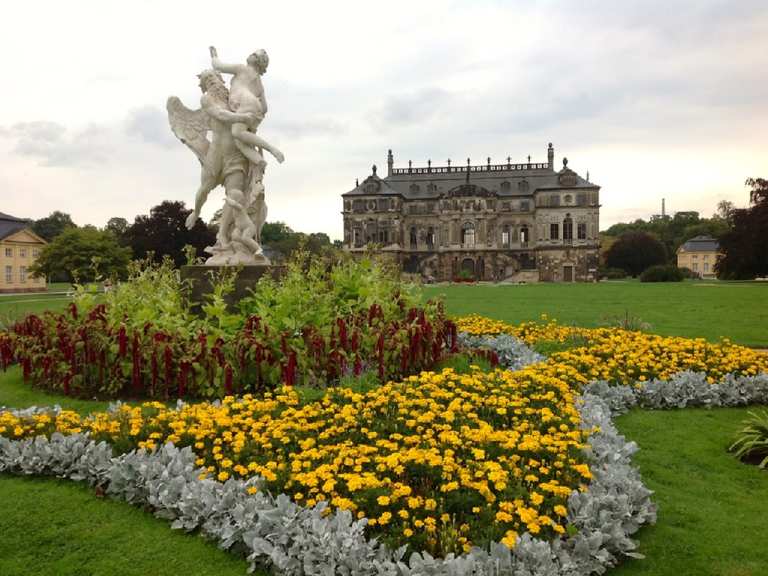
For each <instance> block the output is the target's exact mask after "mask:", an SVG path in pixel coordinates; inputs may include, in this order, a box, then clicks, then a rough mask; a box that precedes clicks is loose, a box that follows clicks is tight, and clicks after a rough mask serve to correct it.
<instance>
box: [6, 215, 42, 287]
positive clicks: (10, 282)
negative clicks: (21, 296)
mask: <svg viewBox="0 0 768 576" xmlns="http://www.w3.org/2000/svg"><path fill="white" fill-rule="evenodd" d="M45 244H46V242H45V240H43V239H42V238H40V236H38V235H37V234H35V233H34V232H32V229H31V228H30V222H29V221H28V220H22V219H21V218H16V217H15V216H9V215H8V214H3V213H2V212H0V293H2V292H44V291H45V290H46V285H45V278H37V277H34V276H32V275H31V274H30V273H29V268H30V266H32V264H33V263H34V262H35V260H36V259H37V257H38V256H39V255H40V251H41V250H42V249H43V246H45Z"/></svg>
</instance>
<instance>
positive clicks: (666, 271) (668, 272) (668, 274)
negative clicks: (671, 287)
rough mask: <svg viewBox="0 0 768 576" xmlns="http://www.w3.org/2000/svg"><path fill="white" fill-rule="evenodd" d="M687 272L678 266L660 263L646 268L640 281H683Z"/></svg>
mask: <svg viewBox="0 0 768 576" xmlns="http://www.w3.org/2000/svg"><path fill="white" fill-rule="evenodd" d="M684 279H685V274H684V273H683V271H682V270H680V268H678V267H677V266H669V265H666V264H660V265H658V266H651V267H650V268H646V269H645V270H644V271H643V273H642V274H640V282H682V281H683V280H684Z"/></svg>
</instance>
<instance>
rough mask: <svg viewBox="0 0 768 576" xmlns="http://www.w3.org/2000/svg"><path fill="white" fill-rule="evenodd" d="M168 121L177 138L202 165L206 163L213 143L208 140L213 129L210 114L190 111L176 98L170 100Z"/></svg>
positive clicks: (167, 106) (172, 97)
mask: <svg viewBox="0 0 768 576" xmlns="http://www.w3.org/2000/svg"><path fill="white" fill-rule="evenodd" d="M166 108H167V109H168V121H169V122H170V124H171V130H172V131H173V133H174V134H175V135H176V137H177V138H178V139H179V140H181V141H182V142H184V144H186V145H187V146H188V147H189V148H190V149H191V150H192V151H193V152H194V153H195V155H196V156H197V159H198V160H200V163H201V164H203V163H204V162H205V155H206V154H207V153H208V147H209V146H210V145H211V143H210V142H209V141H208V138H206V134H207V133H208V130H210V129H211V126H210V119H209V117H208V114H206V113H205V111H203V110H190V109H189V108H187V107H186V106H184V104H182V102H181V100H179V99H178V98H177V97H176V96H171V97H170V98H168V102H167V104H166Z"/></svg>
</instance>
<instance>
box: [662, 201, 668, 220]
mask: <svg viewBox="0 0 768 576" xmlns="http://www.w3.org/2000/svg"><path fill="white" fill-rule="evenodd" d="M666 216H667V210H666V206H665V205H664V198H662V199H661V218H662V219H664V218H665V217H666Z"/></svg>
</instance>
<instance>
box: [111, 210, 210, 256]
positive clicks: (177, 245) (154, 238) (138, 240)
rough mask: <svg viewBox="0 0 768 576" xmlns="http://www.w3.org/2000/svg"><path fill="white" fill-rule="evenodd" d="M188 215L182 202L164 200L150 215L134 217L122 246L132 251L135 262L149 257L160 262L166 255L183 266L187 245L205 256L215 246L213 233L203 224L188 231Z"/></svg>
mask: <svg viewBox="0 0 768 576" xmlns="http://www.w3.org/2000/svg"><path fill="white" fill-rule="evenodd" d="M191 212H192V210H190V209H188V208H186V206H185V205H184V202H172V201H169V200H166V201H165V202H162V203H160V204H158V205H157V206H155V207H154V208H152V209H151V210H150V211H149V215H146V214H142V215H140V216H136V218H135V219H134V221H133V224H131V225H130V226H128V228H127V229H126V231H125V236H124V237H125V243H126V244H127V245H128V246H130V247H131V248H132V249H133V255H134V256H135V257H136V258H146V257H147V256H148V255H149V254H152V255H153V258H154V259H155V260H156V261H158V262H159V261H161V260H162V258H163V256H165V255H167V256H170V257H171V259H172V260H173V262H174V263H175V264H176V266H181V265H182V264H184V263H185V262H186V256H185V254H184V246H186V245H190V246H193V247H194V248H195V251H196V253H197V255H198V256H206V254H205V252H204V250H205V248H206V247H207V246H212V245H213V244H214V243H215V242H216V233H215V231H214V230H213V229H212V228H209V227H208V226H206V225H205V224H204V223H203V221H202V220H198V221H197V223H196V224H195V226H194V228H192V230H187V227H186V226H185V225H184V222H185V220H186V219H187V216H188V215H189V214H190V213H191Z"/></svg>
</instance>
